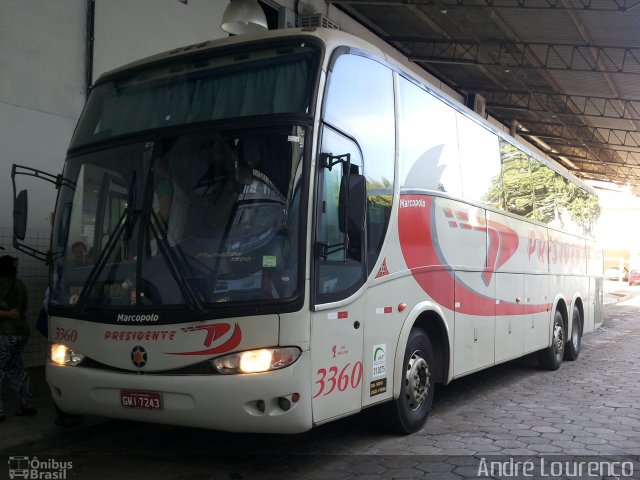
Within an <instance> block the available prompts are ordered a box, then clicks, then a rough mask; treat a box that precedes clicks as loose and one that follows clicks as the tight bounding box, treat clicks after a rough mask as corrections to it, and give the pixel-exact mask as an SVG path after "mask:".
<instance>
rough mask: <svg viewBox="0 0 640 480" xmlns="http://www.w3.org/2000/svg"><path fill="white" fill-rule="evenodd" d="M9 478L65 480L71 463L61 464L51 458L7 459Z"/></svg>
mask: <svg viewBox="0 0 640 480" xmlns="http://www.w3.org/2000/svg"><path fill="white" fill-rule="evenodd" d="M7 463H8V464H9V478H10V479H11V480H13V479H14V478H24V479H26V480H66V479H67V474H68V472H69V470H71V469H72V468H73V462H62V461H60V460H56V459H53V458H47V459H38V457H20V456H13V457H9V460H8V462H7Z"/></svg>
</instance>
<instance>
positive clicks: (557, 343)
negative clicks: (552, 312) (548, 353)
mask: <svg viewBox="0 0 640 480" xmlns="http://www.w3.org/2000/svg"><path fill="white" fill-rule="evenodd" d="M553 350H554V351H555V354H556V356H558V355H562V352H563V351H564V330H563V328H562V325H560V324H558V323H556V324H555V325H554V326H553Z"/></svg>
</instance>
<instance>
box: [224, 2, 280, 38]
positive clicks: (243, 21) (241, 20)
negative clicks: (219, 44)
mask: <svg viewBox="0 0 640 480" xmlns="http://www.w3.org/2000/svg"><path fill="white" fill-rule="evenodd" d="M220 28H222V30H224V31H225V32H227V33H230V34H231V35H244V34H247V33H258V32H262V31H264V30H267V29H268V27H267V17H266V16H265V15H264V11H263V10H262V7H260V5H258V1H257V0H232V1H231V2H230V3H229V5H228V6H227V8H226V9H225V11H224V13H223V14H222V24H221V25H220Z"/></svg>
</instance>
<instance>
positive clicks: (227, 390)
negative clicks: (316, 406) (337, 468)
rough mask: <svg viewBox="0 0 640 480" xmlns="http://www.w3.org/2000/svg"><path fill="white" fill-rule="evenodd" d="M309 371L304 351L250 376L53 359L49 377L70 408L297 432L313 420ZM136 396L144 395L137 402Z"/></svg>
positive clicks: (235, 429) (189, 423)
mask: <svg viewBox="0 0 640 480" xmlns="http://www.w3.org/2000/svg"><path fill="white" fill-rule="evenodd" d="M309 371H310V354H309V352H308V351H307V352H303V353H302V355H301V356H300V358H299V359H298V360H297V361H296V363H294V364H293V365H291V366H289V367H287V368H284V369H282V370H275V371H271V372H265V373H259V374H245V375H183V376H180V375H171V376H169V375H166V376H165V375H158V374H153V375H138V374H136V373H117V372H112V371H106V370H98V369H94V368H83V367H80V366H78V367H60V366H57V365H53V364H51V363H48V364H47V382H48V383H49V388H50V389H51V395H52V397H53V400H54V401H55V403H56V404H57V405H58V407H59V408H60V409H61V410H62V411H63V412H66V413H72V414H78V415H98V416H104V417H110V418H120V419H126V420H135V421H143V422H153V423H164V424H171V425H182V426H189V427H196V428H210V429H215V430H225V431H230V432H265V433H267V432H268V433H299V432H304V431H306V430H309V429H310V428H311V426H312V413H311V395H310V392H311V385H310V376H309ZM123 392H124V393H123ZM132 396H138V398H139V399H141V400H142V401H139V402H136V403H137V405H135V406H133V405H131V402H130V401H129V400H130V398H131V397H132ZM124 397H127V398H126V399H125V398H124ZM125 403H127V404H129V405H128V406H124V405H123V404H125ZM158 407H159V408H158Z"/></svg>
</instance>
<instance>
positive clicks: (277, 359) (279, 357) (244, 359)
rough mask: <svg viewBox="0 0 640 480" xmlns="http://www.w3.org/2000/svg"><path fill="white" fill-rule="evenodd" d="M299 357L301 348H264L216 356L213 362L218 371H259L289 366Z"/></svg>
mask: <svg viewBox="0 0 640 480" xmlns="http://www.w3.org/2000/svg"><path fill="white" fill-rule="evenodd" d="M298 357H300V349H299V348H295V347H286V348H263V349H260V350H248V351H246V352H238V353H232V354H230V355H225V356H224V357H218V358H214V359H213V361H212V363H213V366H214V367H215V369H216V370H217V371H218V372H220V373H224V374H233V373H259V372H268V371H270V370H278V369H280V368H285V367H288V366H289V365H291V364H293V363H294V362H295V361H296V360H297V359H298Z"/></svg>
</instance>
